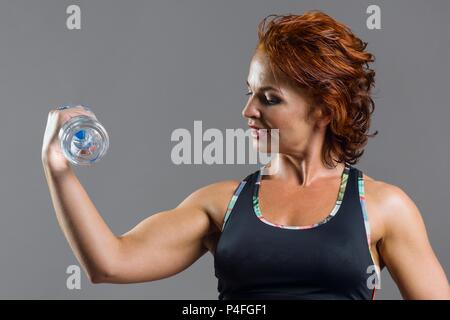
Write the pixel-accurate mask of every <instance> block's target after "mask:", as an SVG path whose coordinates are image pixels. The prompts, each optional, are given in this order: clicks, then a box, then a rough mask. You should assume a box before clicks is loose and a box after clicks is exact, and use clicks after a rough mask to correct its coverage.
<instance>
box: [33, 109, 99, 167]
mask: <svg viewBox="0 0 450 320" xmlns="http://www.w3.org/2000/svg"><path fill="white" fill-rule="evenodd" d="M79 115H86V116H90V117H95V114H94V113H93V112H92V111H90V110H89V109H87V108H86V107H83V106H76V107H73V108H69V109H63V110H58V109H52V110H50V112H49V113H48V119H47V127H46V128H45V133H44V139H43V143H42V154H41V158H42V163H43V164H44V165H45V166H49V167H50V168H51V169H52V171H64V170H67V169H68V168H70V162H69V160H67V159H66V157H65V156H64V154H63V152H62V150H61V146H60V140H59V137H58V135H59V130H60V128H61V127H62V126H63V124H64V123H65V122H67V121H68V120H70V119H71V118H73V117H76V116H79Z"/></svg>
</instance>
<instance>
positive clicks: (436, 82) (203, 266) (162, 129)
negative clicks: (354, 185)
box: [0, 0, 450, 299]
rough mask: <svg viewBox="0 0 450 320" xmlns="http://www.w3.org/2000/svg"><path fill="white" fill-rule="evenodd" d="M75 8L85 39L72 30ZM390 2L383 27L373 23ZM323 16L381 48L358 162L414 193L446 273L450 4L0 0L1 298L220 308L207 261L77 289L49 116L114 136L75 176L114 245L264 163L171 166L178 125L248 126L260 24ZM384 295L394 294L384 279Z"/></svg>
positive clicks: (209, 259) (371, 46) (449, 207)
mask: <svg viewBox="0 0 450 320" xmlns="http://www.w3.org/2000/svg"><path fill="white" fill-rule="evenodd" d="M70 4H79V5H80V6H81V10H82V16H81V19H82V29H81V30H78V31H76V30H75V31H70V30H67V29H66V17H67V15H66V13H65V11H66V7H67V6H68V5H70ZM369 4H378V5H380V6H381V10H382V14H381V18H382V30H368V29H367V28H366V17H367V14H366V13H365V12H366V8H367V6H368V5H369ZM310 9H320V10H324V11H325V12H326V13H328V14H330V15H331V16H333V17H335V18H336V19H338V20H340V21H342V22H344V23H345V24H347V25H348V26H350V28H352V30H353V31H354V32H355V33H356V34H357V35H358V36H360V37H361V38H362V39H363V40H364V41H367V42H369V46H368V49H369V51H371V52H373V53H374V54H375V56H376V59H377V60H376V63H375V64H374V65H373V67H374V68H375V69H376V71H377V76H376V79H377V87H376V91H375V97H374V99H375V103H376V111H375V114H374V120H373V127H372V128H373V129H374V130H375V129H376V130H379V131H380V134H379V135H378V136H377V137H376V138H374V139H372V140H370V142H369V145H368V147H367V149H366V153H365V155H364V157H363V159H362V161H361V162H360V163H359V164H357V167H359V168H360V169H362V170H363V171H364V172H365V173H366V174H368V175H370V176H372V177H374V178H376V179H378V180H383V181H386V182H389V183H392V184H395V185H398V186H400V187H401V188H403V189H404V190H405V191H406V192H407V193H408V194H409V195H410V196H411V198H412V199H413V200H414V201H415V202H416V204H417V206H418V207H419V209H420V210H421V212H422V214H423V217H424V220H425V223H426V226H427V230H428V233H429V237H430V240H431V243H432V245H433V248H434V250H435V252H436V254H437V256H438V258H439V259H440V261H441V263H442V265H443V267H444V268H445V270H446V273H447V274H448V275H450V253H449V251H448V243H449V240H450V235H449V234H448V226H449V225H450V216H449V212H450V200H449V199H450V197H449V190H450V188H449V181H450V170H447V166H448V163H449V160H450V146H449V143H448V137H449V130H450V129H449V126H448V121H449V119H450V108H449V104H448V101H449V99H450V90H449V88H450V80H449V74H450V72H449V71H450V67H449V63H448V57H449V56H450V41H449V37H448V33H449V22H448V17H449V16H450V2H448V1H444V0H441V1H437V0H434V1H426V2H425V1H409V0H408V1H406V0H404V1H399V0H396V1H360V0H354V1H304V0H302V1H283V0H277V1H274V0H270V1H268V0H267V1H256V0H254V1H253V0H252V1H250V0H246V1H243V0H239V1H234V0H233V1H230V0H227V1H224V0H220V1H219V0H214V1H211V0H202V1H200V0H189V1H174V0H158V1H156V0H155V1H110V0H108V1H106V0H104V1H100V0H96V1H93V0H91V1H75V0H73V1H61V0H48V1H42V0H41V1H31V0H29V1H18V0H14V1H12V0H11V1H4V0H3V1H1V2H0V44H1V45H0V52H1V53H0V71H1V72H0V97H1V117H0V145H1V155H2V157H1V166H0V200H1V204H2V210H1V215H0V271H1V272H0V298H3V299H5V298H7V299H10V298H25V299H30V298H32V299H47V298H56V299H79V298H87V299H91V298H104V299H109V298H136V299H189V298H191V299H217V279H216V278H215V277H214V272H213V258H212V256H211V255H210V254H209V253H208V254H206V255H205V256H203V257H202V258H201V259H200V260H199V261H197V262H196V263H195V264H194V265H192V266H191V267H190V268H189V269H187V270H185V271H184V272H182V273H180V274H178V275H176V276H174V277H171V278H168V279H163V280H160V281H155V282H152V283H143V284H136V285H131V284H129V285H110V284H98V285H91V284H89V281H88V279H87V278H86V276H85V275H84V274H83V275H82V289H81V290H72V291H70V290H68V289H67V288H66V277H67V275H66V273H65V270H66V268H67V266H68V265H71V264H78V262H77V260H76V259H75V257H74V255H73V254H72V252H71V250H70V248H69V246H68V244H67V242H66V240H65V238H64V237H63V234H62V232H61V230H60V228H59V226H58V224H57V221H56V218H55V213H54V211H53V207H52V204H51V201H50V195H49V192H48V189H47V186H46V182H45V179H44V175H43V170H42V167H41V160H40V152H41V143H42V137H43V133H44V129H45V123H46V120H47V113H48V110H49V109H50V108H53V107H54V106H57V105H61V104H65V103H82V104H86V105H88V106H91V107H92V108H93V110H94V111H95V112H96V114H97V117H98V118H99V120H100V121H101V122H102V123H103V124H104V125H105V127H106V128H107V130H108V132H109V133H110V138H111V148H110V150H109V152H108V154H107V156H106V157H105V158H104V159H103V160H102V161H101V162H100V163H99V164H98V165H96V166H95V168H89V169H81V170H79V169H77V173H78V177H79V178H80V180H81V182H82V183H83V185H84V186H85V188H86V189H87V191H88V193H89V195H90V196H91V198H92V200H93V201H94V203H95V204H96V206H97V208H98V210H99V211H100V212H101V213H102V215H103V217H104V219H105V220H106V222H107V223H108V224H109V225H110V227H111V228H112V230H113V231H114V232H115V233H116V234H121V233H123V232H125V231H127V230H129V229H130V228H131V227H133V226H134V225H136V224H137V223H138V222H139V221H141V220H142V219H144V218H146V217H147V216H149V215H150V214H152V213H156V212H158V211H161V210H165V209H169V208H173V207H175V206H176V205H177V204H178V203H179V202H180V201H181V200H183V199H184V197H186V196H187V195H188V194H189V193H191V192H192V191H194V190H195V189H197V188H199V187H201V186H203V185H206V184H209V183H212V182H214V181H219V180H225V179H240V178H243V177H244V176H245V175H247V174H248V173H250V172H251V171H252V170H255V169H256V168H257V167H256V165H212V166H208V165H206V164H204V165H181V166H176V165H174V164H172V163H171V161H170V151H171V148H172V147H173V145H174V144H175V143H172V142H171V141H170V134H171V133H172V131H173V130H174V129H176V128H186V129H188V130H190V131H191V132H192V130H193V123H194V120H202V121H203V128H204V129H206V128H219V129H223V130H224V129H225V128H244V129H246V121H245V119H244V118H242V116H241V111H242V108H243V107H244V105H245V102H246V97H245V96H244V93H245V92H246V87H245V80H246V77H247V72H248V66H249V62H250V59H251V55H252V52H253V48H254V46H255V44H256V39H257V38H256V26H257V23H258V22H259V21H260V19H261V18H263V17H264V16H266V15H267V14H270V13H298V14H300V13H302V12H303V11H305V10H310ZM377 298H378V299H398V298H400V295H399V292H398V290H397V289H396V286H395V284H394V283H393V282H392V280H391V279H390V276H389V273H388V272H387V270H385V271H384V272H383V278H382V289H381V290H380V291H378V292H377Z"/></svg>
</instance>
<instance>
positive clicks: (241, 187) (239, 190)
mask: <svg viewBox="0 0 450 320" xmlns="http://www.w3.org/2000/svg"><path fill="white" fill-rule="evenodd" d="M246 183H247V180H242V181H241V182H240V183H239V186H238V187H237V188H236V190H235V191H234V193H233V196H232V197H231V200H230V202H229V203H228V207H227V211H226V212H225V218H224V219H223V224H222V231H223V228H224V227H225V223H226V222H227V220H228V217H229V216H230V213H231V210H233V207H234V205H235V204H236V200H237V198H238V197H239V194H240V193H241V191H242V189H244V186H245V184H246Z"/></svg>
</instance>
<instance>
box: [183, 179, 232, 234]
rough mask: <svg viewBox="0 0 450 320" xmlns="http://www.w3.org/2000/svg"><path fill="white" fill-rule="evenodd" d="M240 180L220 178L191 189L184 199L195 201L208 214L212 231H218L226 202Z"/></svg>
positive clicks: (226, 205)
mask: <svg viewBox="0 0 450 320" xmlns="http://www.w3.org/2000/svg"><path fill="white" fill-rule="evenodd" d="M240 183H241V180H231V179H230V180H222V181H216V182H213V183H211V184H208V185H205V186H203V187H200V188H198V189H196V190H195V191H193V192H192V193H191V194H190V195H189V196H188V197H187V198H186V199H185V201H190V202H195V203H197V204H198V206H201V207H202V208H203V210H204V211H205V212H206V213H207V214H208V216H209V218H210V221H211V222H212V224H211V227H212V229H213V231H220V230H221V226H222V222H223V219H224V217H225V212H226V210H227V207H228V203H229V201H230V200H231V198H232V196H233V194H234V192H235V191H236V189H237V188H238V186H239V184H240Z"/></svg>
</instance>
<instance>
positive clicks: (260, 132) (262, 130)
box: [249, 125, 268, 139]
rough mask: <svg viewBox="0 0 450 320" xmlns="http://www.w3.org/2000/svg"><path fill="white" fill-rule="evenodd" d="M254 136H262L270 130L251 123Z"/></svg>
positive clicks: (257, 137)
mask: <svg viewBox="0 0 450 320" xmlns="http://www.w3.org/2000/svg"><path fill="white" fill-rule="evenodd" d="M249 127H250V131H251V135H252V137H254V138H256V139H259V137H260V136H262V135H264V134H267V133H268V132H267V131H266V130H268V129H265V128H260V127H257V126H254V125H249Z"/></svg>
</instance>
